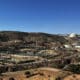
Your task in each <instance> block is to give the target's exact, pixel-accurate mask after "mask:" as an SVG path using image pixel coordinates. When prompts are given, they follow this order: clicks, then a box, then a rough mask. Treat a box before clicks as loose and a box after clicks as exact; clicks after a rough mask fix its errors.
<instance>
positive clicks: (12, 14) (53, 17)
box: [0, 0, 80, 34]
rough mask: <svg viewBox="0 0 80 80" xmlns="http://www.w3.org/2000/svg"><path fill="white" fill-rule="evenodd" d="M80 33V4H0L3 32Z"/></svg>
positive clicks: (9, 0)
mask: <svg viewBox="0 0 80 80" xmlns="http://www.w3.org/2000/svg"><path fill="white" fill-rule="evenodd" d="M5 30H9V31H23V32H46V33H61V34H63V33H72V32H74V33H80V32H79V30H80V0H0V31H5Z"/></svg>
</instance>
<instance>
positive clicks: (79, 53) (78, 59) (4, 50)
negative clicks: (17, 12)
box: [0, 31, 80, 80]
mask: <svg viewBox="0 0 80 80" xmlns="http://www.w3.org/2000/svg"><path fill="white" fill-rule="evenodd" d="M5 55H7V57H8V55H9V58H8V60H6V59H5V60H2V56H3V57H4V56H5ZM20 55H22V56H20ZM24 56H28V58H29V59H28V58H24ZM31 56H32V57H31ZM0 57H1V60H0V64H1V65H2V67H0V72H1V73H2V72H6V71H8V69H7V67H8V68H9V69H10V70H9V71H11V72H14V71H19V70H27V69H34V68H36V69H37V68H41V67H49V68H56V69H60V70H61V72H62V71H68V72H70V73H71V75H73V74H75V75H79V74H80V35H79V34H74V33H72V34H66V35H60V34H55V35H54V34H47V33H28V32H17V31H1V32H0ZM7 57H6V58H7ZM11 57H12V58H11ZM21 60H22V61H21ZM24 63H25V64H24ZM6 64H7V66H6V67H4V65H6ZM10 64H11V65H10ZM23 65H24V66H23ZM15 66H16V67H15ZM20 66H21V67H20ZM26 66H27V67H26ZM14 67H15V68H14ZM3 69H4V71H3ZM64 74H65V73H64ZM68 76H69V75H68ZM59 77H60V78H61V79H58V80H62V76H61V75H60V76H59ZM33 80H34V79H33ZM56 80H57V79H56ZM65 80H68V79H67V78H65Z"/></svg>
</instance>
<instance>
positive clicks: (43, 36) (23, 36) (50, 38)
mask: <svg viewBox="0 0 80 80" xmlns="http://www.w3.org/2000/svg"><path fill="white" fill-rule="evenodd" d="M11 40H22V41H27V42H30V41H33V42H35V41H39V42H40V41H41V42H61V43H65V42H66V39H65V38H64V36H60V35H54V34H48V33H28V32H18V31H1V32H0V41H1V42H7V41H11Z"/></svg>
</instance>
